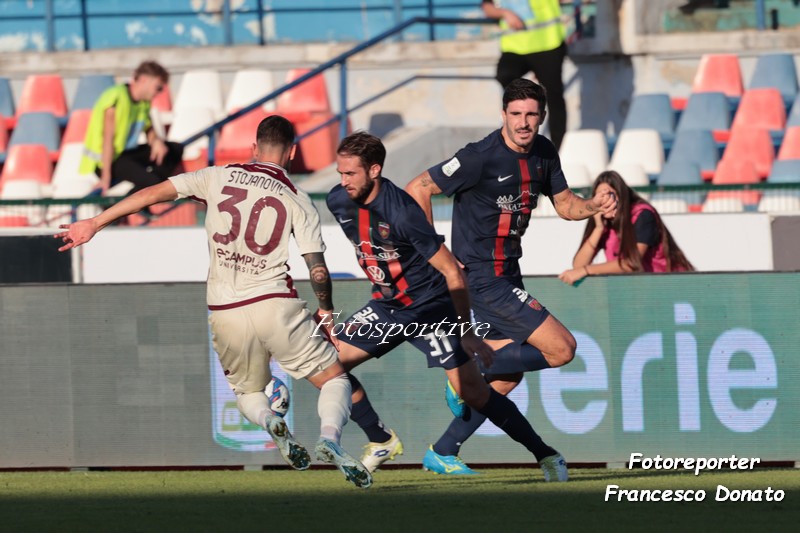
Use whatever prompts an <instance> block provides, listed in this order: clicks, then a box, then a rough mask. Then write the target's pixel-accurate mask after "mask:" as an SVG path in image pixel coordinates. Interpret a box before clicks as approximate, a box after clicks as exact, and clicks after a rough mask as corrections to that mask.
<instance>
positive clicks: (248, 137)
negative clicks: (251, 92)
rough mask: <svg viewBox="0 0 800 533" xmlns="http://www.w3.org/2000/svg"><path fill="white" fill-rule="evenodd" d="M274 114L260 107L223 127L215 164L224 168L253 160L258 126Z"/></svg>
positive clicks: (215, 155) (215, 153) (215, 154)
mask: <svg viewBox="0 0 800 533" xmlns="http://www.w3.org/2000/svg"><path fill="white" fill-rule="evenodd" d="M272 114H274V113H268V112H266V111H264V109H263V108H262V107H259V108H257V109H254V110H253V111H251V112H249V113H247V114H246V115H244V116H242V117H239V118H238V119H236V120H234V121H233V122H229V123H228V124H226V125H225V126H223V127H222V132H221V133H220V136H219V141H218V142H217V149H216V150H215V152H214V164H216V165H219V166H222V165H227V164H229V163H244V162H247V161H250V160H252V159H253V150H252V145H253V141H254V140H255V138H256V129H257V128H258V124H259V123H260V122H261V121H262V120H264V119H265V118H267V117H268V116H270V115H272Z"/></svg>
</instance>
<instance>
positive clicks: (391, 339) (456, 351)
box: [335, 294, 470, 370]
mask: <svg viewBox="0 0 800 533" xmlns="http://www.w3.org/2000/svg"><path fill="white" fill-rule="evenodd" d="M459 322H464V323H466V324H469V319H468V318H467V319H461V320H459V319H458V314H457V313H456V310H455V307H454V306H453V301H452V300H451V299H450V295H449V294H445V295H442V296H440V297H437V298H435V299H433V300H431V301H429V302H425V303H423V304H418V305H413V306H411V307H403V308H400V309H392V308H391V307H389V306H387V305H385V304H384V303H382V302H379V301H377V300H371V301H370V302H368V303H367V304H366V305H365V306H364V307H362V308H361V309H360V310H358V311H356V312H355V313H353V316H351V317H350V318H348V319H347V320H346V321H345V324H344V325H342V326H338V325H337V327H336V329H335V333H336V336H337V338H338V339H339V341H340V342H345V343H347V344H350V345H352V346H355V347H357V348H361V349H362V350H364V351H365V352H367V353H368V354H369V355H370V356H371V357H375V358H378V357H381V356H382V355H384V354H386V353H388V352H389V351H391V350H392V349H393V348H396V347H397V346H399V345H400V344H402V343H404V342H406V341H408V342H410V343H411V344H412V345H413V346H414V347H415V348H417V349H418V350H419V351H421V352H422V353H424V354H426V355H427V359H428V368H434V367H439V368H444V369H446V370H450V369H453V368H457V367H459V366H461V365H463V364H464V363H466V362H467V361H469V360H470V356H469V355H468V354H467V353H466V352H465V351H464V350H463V349H462V348H461V341H460V335H458V333H457V332H458V328H459V326H458V325H457V324H458V323H459Z"/></svg>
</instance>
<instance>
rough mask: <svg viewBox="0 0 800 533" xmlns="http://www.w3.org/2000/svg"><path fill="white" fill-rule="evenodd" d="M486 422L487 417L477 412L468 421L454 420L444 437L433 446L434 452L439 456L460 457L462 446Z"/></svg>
mask: <svg viewBox="0 0 800 533" xmlns="http://www.w3.org/2000/svg"><path fill="white" fill-rule="evenodd" d="M467 409H469V407H467ZM484 420H486V417H485V416H484V415H482V414H480V413H478V412H477V411H473V412H472V415H471V416H470V417H469V419H468V420H462V419H461V418H454V419H453V421H452V422H450V425H449V426H448V427H447V431H445V432H444V435H442V436H441V437H439V440H437V441H436V444H434V445H433V451H435V452H436V453H438V454H439V455H458V453H459V451H461V445H462V444H464V441H466V440H467V439H468V438H470V437H471V436H472V434H473V433H475V432H476V431H477V430H478V428H479V427H481V424H483V422H484Z"/></svg>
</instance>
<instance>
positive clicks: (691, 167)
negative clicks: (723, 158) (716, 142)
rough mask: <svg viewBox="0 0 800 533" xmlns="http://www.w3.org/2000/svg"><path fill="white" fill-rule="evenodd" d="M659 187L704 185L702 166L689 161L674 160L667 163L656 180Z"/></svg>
mask: <svg viewBox="0 0 800 533" xmlns="http://www.w3.org/2000/svg"><path fill="white" fill-rule="evenodd" d="M656 183H657V184H658V185H665V186H671V185H702V183H703V176H702V175H701V174H700V165H698V164H697V163H695V162H694V161H690V160H688V159H678V158H674V159H672V160H670V161H667V164H666V165H664V168H663V169H662V170H661V174H659V175H658V179H657V180H656Z"/></svg>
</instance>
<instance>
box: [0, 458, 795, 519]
mask: <svg viewBox="0 0 800 533" xmlns="http://www.w3.org/2000/svg"><path fill="white" fill-rule="evenodd" d="M570 477H571V479H570V481H569V482H568V483H544V481H543V480H542V476H541V472H540V471H539V470H533V469H528V468H517V469H488V470H485V471H483V473H482V474H481V475H479V476H469V477H445V476H434V475H433V474H430V473H428V472H424V471H422V470H407V469H403V470H386V471H379V472H377V473H376V474H375V483H374V485H373V486H372V488H370V489H368V490H361V489H356V488H355V487H352V486H351V485H349V484H348V483H346V482H345V481H344V479H343V477H342V476H341V474H340V473H339V472H338V471H335V470H310V471H306V472H295V471H291V470H268V471H163V472H162V471H156V472H153V471H151V472H6V473H0V531H3V532H6V531H112V532H114V533H118V532H125V531H167V530H169V531H234V532H238V531H269V532H270V533H280V532H287V533H288V532H292V533H294V532H307V531H321V532H331V531H347V532H360V531H364V532H366V531H375V532H395V531H398V532H400V531H402V532H417V531H421V532H427V531H431V532H436V533H444V532H450V531H461V532H464V531H484V532H486V531H488V532H489V533H500V532H503V533H505V532H507V531H510V532H512V531H513V532H517V531H520V532H522V531H525V532H528V531H530V532H537V531H612V532H620V531H648V532H650V531H675V530H676V528H678V527H681V528H687V529H688V530H689V531H698V530H703V531H748V532H752V531H754V530H758V531H770V532H774V531H798V529H797V527H798V524H800V470H797V469H756V470H753V471H747V472H733V473H730V472H726V473H723V472H703V473H701V474H700V475H699V476H695V475H693V474H692V473H691V472H690V473H680V474H675V473H664V472H659V471H652V470H651V471H630V470H621V469H573V470H571V471H570ZM610 484H616V485H619V486H620V488H622V489H651V490H654V489H672V490H676V489H694V490H697V489H703V490H705V491H706V498H705V500H704V501H702V502H629V501H626V500H625V501H622V502H618V501H608V502H606V501H604V497H605V493H606V487H607V486H608V485H610ZM718 485H723V486H725V487H727V488H728V489H731V490H734V489H751V490H756V489H766V488H767V487H772V488H773V489H775V490H778V489H780V490H782V491H783V492H784V496H783V500H782V501H780V502H778V501H771V502H769V501H762V502H730V501H725V502H722V501H715V493H716V490H717V486H718Z"/></svg>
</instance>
